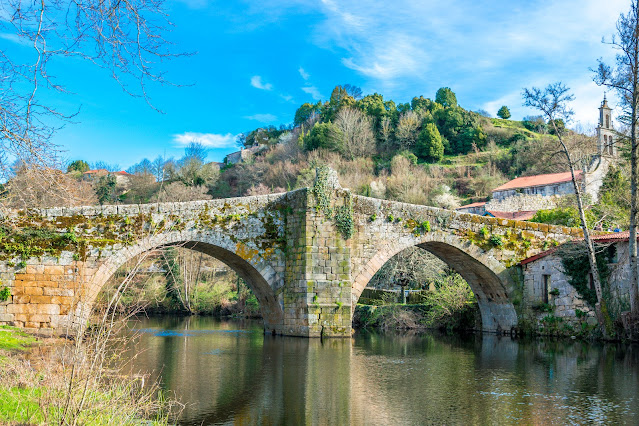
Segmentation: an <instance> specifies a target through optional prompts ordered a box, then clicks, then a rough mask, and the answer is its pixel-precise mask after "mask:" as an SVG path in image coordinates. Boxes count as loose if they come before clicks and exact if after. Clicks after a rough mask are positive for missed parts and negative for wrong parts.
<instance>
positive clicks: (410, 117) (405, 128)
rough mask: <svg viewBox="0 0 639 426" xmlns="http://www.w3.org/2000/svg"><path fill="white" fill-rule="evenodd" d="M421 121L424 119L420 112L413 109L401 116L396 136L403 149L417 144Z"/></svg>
mask: <svg viewBox="0 0 639 426" xmlns="http://www.w3.org/2000/svg"><path fill="white" fill-rule="evenodd" d="M421 122H422V120H421V117H420V116H419V114H417V113H415V112H414V111H412V110H411V111H406V112H405V113H403V114H402V115H401V117H399V123H398V124H397V129H396V130H395V137H396V138H397V140H398V141H399V143H400V145H401V147H402V149H410V148H411V147H412V146H413V145H415V141H416V140H417V136H418V135H419V127H420V125H421Z"/></svg>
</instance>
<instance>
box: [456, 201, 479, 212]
mask: <svg viewBox="0 0 639 426" xmlns="http://www.w3.org/2000/svg"><path fill="white" fill-rule="evenodd" d="M485 204H486V201H480V202H478V203H471V204H466V205H465V206H460V207H457V208H456V209H455V210H459V209H466V208H469V207H481V206H483V205H485Z"/></svg>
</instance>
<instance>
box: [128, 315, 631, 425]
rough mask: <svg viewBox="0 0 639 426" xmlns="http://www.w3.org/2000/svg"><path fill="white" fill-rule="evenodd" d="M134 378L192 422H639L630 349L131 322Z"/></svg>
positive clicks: (208, 322) (195, 321) (205, 322)
mask: <svg viewBox="0 0 639 426" xmlns="http://www.w3.org/2000/svg"><path fill="white" fill-rule="evenodd" d="M131 325H132V327H131V328H132V330H136V331H137V332H141V336H140V338H139V339H136V340H135V341H134V342H133V343H131V344H130V346H129V348H128V349H127V351H128V354H129V355H132V354H133V353H134V352H137V353H138V356H137V357H136V358H135V360H134V361H133V362H132V364H131V368H132V369H133V371H136V372H137V371H142V372H154V374H155V375H156V377H157V376H158V375H159V379H160V382H161V385H162V387H163V388H164V389H167V390H171V391H174V392H175V393H176V395H177V397H178V398H179V399H180V400H181V401H182V402H183V403H185V404H186V408H185V410H184V412H183V413H182V416H181V418H180V419H179V422H180V423H181V424H188V425H200V424H242V425H249V424H273V425H279V424H295V425H303V424H320V425H326V424H330V425H333V424H335V425H338V424H354V425H403V424H406V425H417V424H433V423H434V424H442V423H445V424H462V423H463V424H515V423H524V424H566V423H586V422H595V423H599V422H604V423H608V424H613V423H614V424H639V347H637V346H626V345H600V344H593V343H584V342H571V341H550V340H548V341H542V340H536V341H532V342H521V341H516V340H512V339H511V338H509V337H508V338H504V337H502V338H498V337H496V336H492V335H475V336H473V335H470V336H464V337H449V336H440V335H436V334H411V335H397V334H373V333H357V334H356V335H355V337H354V338H353V339H339V340H338V339H331V340H324V341H320V340H319V339H301V338H287V337H273V336H264V335H263V334H262V328H261V326H260V323H259V322H229V321H220V320H217V319H213V318H209V317H187V318H169V317H163V318H149V319H143V320H139V321H138V320H136V321H135V322H133V323H132V324H131Z"/></svg>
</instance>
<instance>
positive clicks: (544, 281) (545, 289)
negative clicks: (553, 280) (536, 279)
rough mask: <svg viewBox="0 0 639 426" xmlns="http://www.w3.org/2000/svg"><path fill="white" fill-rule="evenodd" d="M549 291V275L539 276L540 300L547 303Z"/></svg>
mask: <svg viewBox="0 0 639 426" xmlns="http://www.w3.org/2000/svg"><path fill="white" fill-rule="evenodd" d="M549 291H550V275H542V276H541V301H542V302H544V303H548V293H549Z"/></svg>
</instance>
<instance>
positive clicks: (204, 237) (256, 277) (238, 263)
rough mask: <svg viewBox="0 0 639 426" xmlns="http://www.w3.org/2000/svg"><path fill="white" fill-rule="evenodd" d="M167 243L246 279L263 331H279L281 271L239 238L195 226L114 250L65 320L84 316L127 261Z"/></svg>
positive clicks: (72, 320)
mask: <svg viewBox="0 0 639 426" xmlns="http://www.w3.org/2000/svg"><path fill="white" fill-rule="evenodd" d="M166 247H184V248H187V249H190V250H194V251H197V252H200V253H204V254H207V255H209V256H212V257H214V258H216V259H218V260H220V261H222V262H224V263H225V264H226V265H227V266H229V267H230V268H231V269H232V270H233V271H234V272H236V273H237V274H238V275H239V276H240V277H241V278H242V279H243V280H244V281H245V283H246V284H247V285H248V286H249V287H250V289H251V290H252V291H253V293H254V294H255V296H256V298H257V300H258V302H259V305H260V312H261V313H262V316H263V318H264V326H265V331H267V332H273V333H277V332H279V331H280V326H279V325H280V324H281V322H282V306H281V301H279V300H278V298H277V296H276V294H275V292H276V290H277V289H279V288H281V287H282V286H283V284H284V282H283V279H282V277H281V276H280V274H278V273H277V272H276V271H275V269H274V268H273V266H272V265H271V264H270V263H269V262H268V261H267V260H266V259H264V258H263V257H262V256H261V255H260V254H259V253H258V252H257V251H255V250H250V249H249V248H248V247H246V246H245V245H244V244H243V243H241V242H234V241H232V239H231V237H230V235H225V234H223V233H221V232H214V231H207V232H201V231H198V230H190V231H183V232H169V233H163V234H159V235H153V236H149V237H147V238H144V239H142V240H140V241H138V242H137V243H136V244H134V245H132V246H128V247H125V248H122V249H120V250H118V251H115V252H113V253H112V254H111V255H110V256H109V257H108V258H107V260H106V261H105V262H104V263H102V264H101V265H100V266H99V267H98V269H97V271H96V272H95V275H93V276H92V277H90V278H89V280H88V281H87V283H86V295H85V297H84V298H83V299H82V303H81V304H79V305H78V306H77V307H76V309H75V313H74V315H76V317H78V318H68V321H70V322H71V323H76V322H77V320H78V319H80V320H82V321H84V320H86V318H87V317H88V315H90V312H91V310H92V308H93V304H94V302H95V299H96V297H97V296H98V294H99V293H100V291H101V290H102V288H103V287H104V285H105V284H106V282H107V281H108V280H109V278H111V276H113V274H115V272H116V271H117V270H118V269H119V268H120V267H121V266H122V265H124V264H125V263H126V262H127V261H129V260H131V259H133V258H135V257H136V256H139V255H140V254H143V253H145V252H149V251H152V250H156V249H161V248H166Z"/></svg>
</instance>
